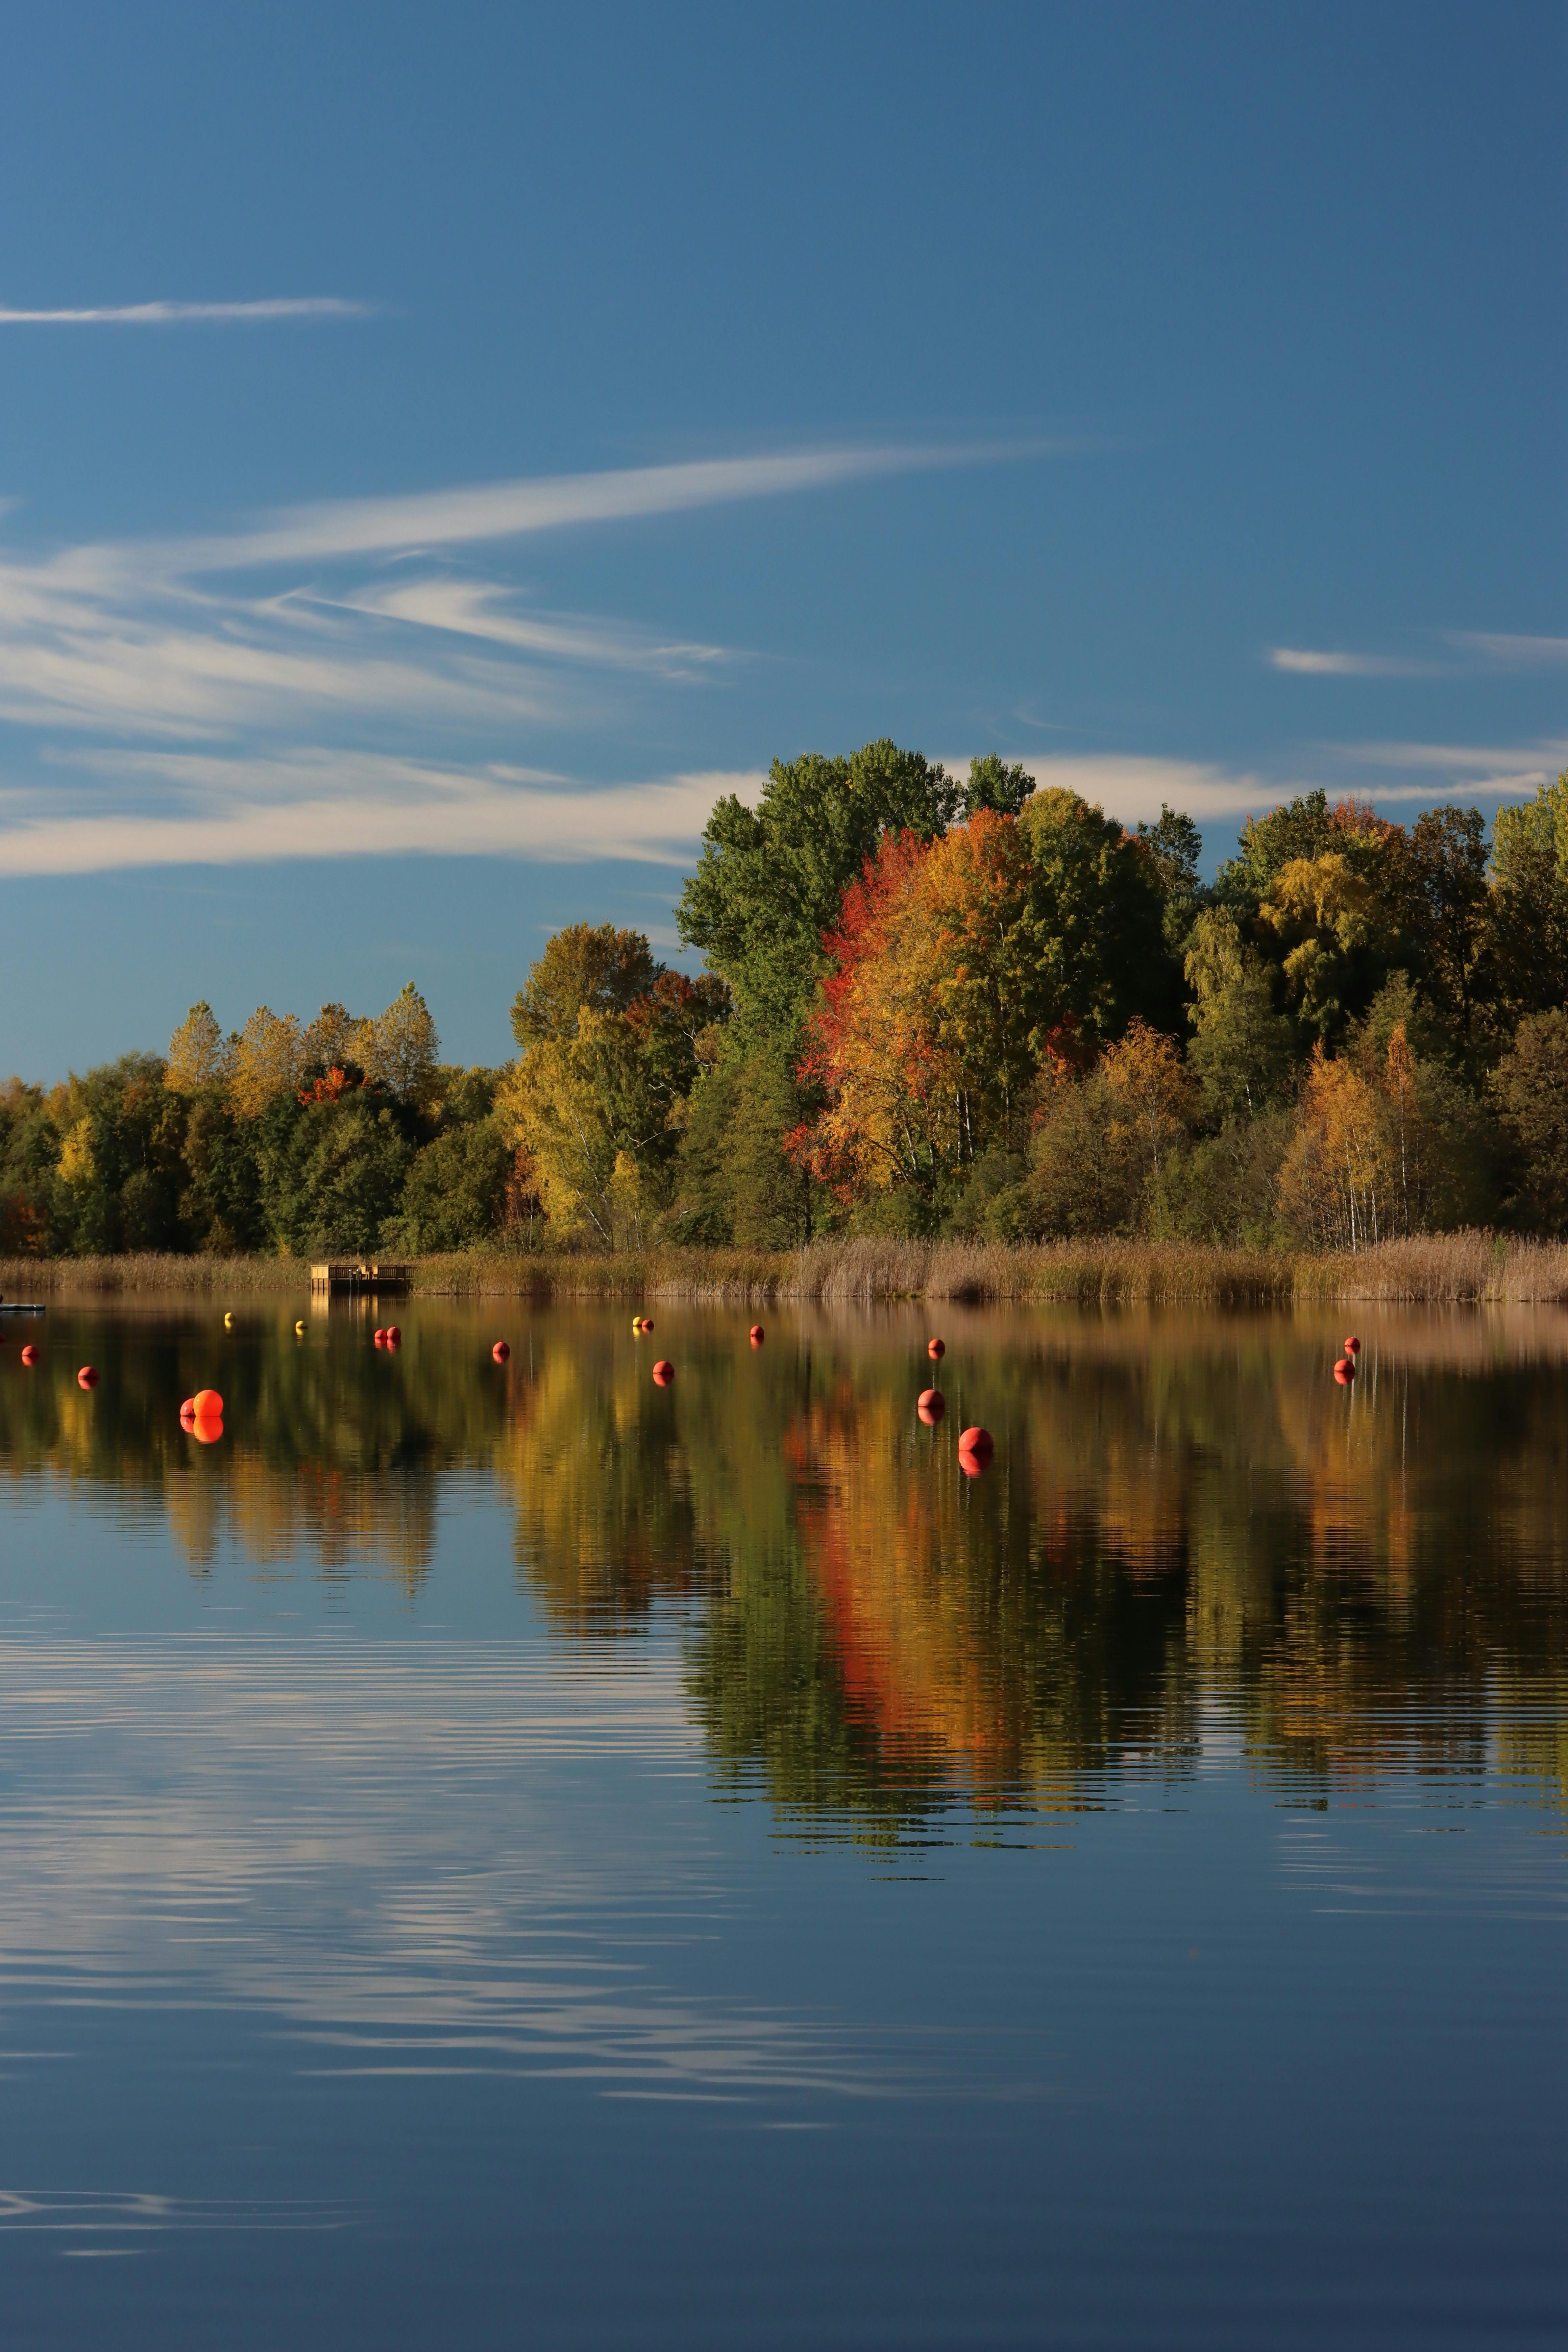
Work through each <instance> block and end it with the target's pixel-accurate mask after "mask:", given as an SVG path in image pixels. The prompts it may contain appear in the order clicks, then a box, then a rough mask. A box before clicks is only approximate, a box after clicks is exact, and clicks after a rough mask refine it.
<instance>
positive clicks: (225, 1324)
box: [223, 1315, 234, 1331]
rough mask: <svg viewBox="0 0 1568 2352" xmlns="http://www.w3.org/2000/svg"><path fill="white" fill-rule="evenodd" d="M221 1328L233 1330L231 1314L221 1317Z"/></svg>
mask: <svg viewBox="0 0 1568 2352" xmlns="http://www.w3.org/2000/svg"><path fill="white" fill-rule="evenodd" d="M223 1328H224V1329H225V1330H226V1331H232V1330H233V1328H234V1318H233V1316H232V1315H226V1316H225V1317H224V1318H223Z"/></svg>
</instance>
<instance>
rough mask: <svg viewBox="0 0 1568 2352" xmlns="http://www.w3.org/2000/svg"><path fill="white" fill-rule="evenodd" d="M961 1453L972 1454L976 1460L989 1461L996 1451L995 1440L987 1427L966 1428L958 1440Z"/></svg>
mask: <svg viewBox="0 0 1568 2352" xmlns="http://www.w3.org/2000/svg"><path fill="white" fill-rule="evenodd" d="M958 1450H959V1452H960V1453H961V1454H973V1456H974V1458H975V1460H976V1461H977V1462H989V1460H990V1459H991V1456H992V1454H994V1452H995V1451H996V1445H995V1440H994V1438H993V1437H992V1434H991V1432H990V1431H989V1430H988V1429H966V1430H965V1431H964V1433H963V1436H962V1437H961V1438H960V1439H959V1441H958Z"/></svg>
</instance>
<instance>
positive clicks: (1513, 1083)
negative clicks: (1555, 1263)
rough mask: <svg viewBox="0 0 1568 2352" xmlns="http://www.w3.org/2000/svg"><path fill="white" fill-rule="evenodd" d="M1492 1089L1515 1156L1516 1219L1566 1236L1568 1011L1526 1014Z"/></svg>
mask: <svg viewBox="0 0 1568 2352" xmlns="http://www.w3.org/2000/svg"><path fill="white" fill-rule="evenodd" d="M1491 1086H1492V1095H1493V1099H1494V1100H1495V1102H1496V1104H1497V1108H1498V1110H1499V1112H1500V1116H1501V1118H1502V1120H1503V1124H1504V1126H1505V1127H1506V1129H1508V1132H1509V1135H1510V1139H1511V1140H1512V1143H1513V1145H1514V1148H1515V1150H1516V1153H1517V1181H1516V1190H1515V1197H1514V1208H1515V1213H1516V1215H1517V1216H1518V1217H1519V1219H1520V1221H1521V1223H1526V1224H1530V1225H1532V1226H1534V1227H1535V1228H1536V1229H1537V1230H1538V1231H1539V1232H1542V1233H1547V1234H1568V1010H1565V1009H1564V1008H1563V1007H1562V1006H1557V1007H1554V1008H1553V1009H1552V1011H1551V1012H1550V1013H1527V1014H1526V1016H1525V1018H1524V1019H1523V1020H1522V1021H1521V1023H1520V1024H1519V1029H1518V1032H1517V1034H1515V1037H1514V1041H1513V1044H1512V1045H1511V1047H1510V1050H1509V1051H1508V1053H1506V1054H1505V1055H1503V1057H1502V1060H1501V1061H1500V1063H1499V1064H1498V1066H1497V1068H1496V1070H1495V1071H1494V1072H1493V1074H1492V1081H1491Z"/></svg>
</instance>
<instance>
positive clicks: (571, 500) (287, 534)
mask: <svg viewBox="0 0 1568 2352" xmlns="http://www.w3.org/2000/svg"><path fill="white" fill-rule="evenodd" d="M1074 446H1078V445H1076V444H1073V443H1069V442H1062V441H1029V442H981V443H973V442H970V443H950V442H932V443H905V444H902V445H890V446H882V447H874V446H854V447H844V448H824V449H802V450H791V451H786V452H784V453H782V454H779V453H774V454H772V455H769V454H766V453H763V454H762V455H760V456H755V457H705V458H698V459H695V460H693V461H692V462H690V463H689V464H685V465H678V466H635V467H622V468H620V469H618V470H616V472H614V473H602V474H557V475H540V476H533V477H530V478H524V479H522V480H519V481H507V482H479V483H475V484H472V485H470V486H468V487H467V488H453V489H446V490H420V491H416V492H414V493H413V494H412V495H409V496H405V497H400V498H387V499H339V500H335V501H328V502H323V503H321V504H319V505H315V506H309V507H296V508H292V509H285V510H284V511H283V512H281V513H279V514H278V515H276V516H274V517H271V518H269V519H268V520H264V521H262V522H260V523H258V524H257V525H255V526H254V527H253V528H252V529H250V530H245V531H240V532H237V533H234V534H232V535H226V536H220V537H214V538H210V539H200V540H187V541H183V542H181V543H180V544H178V545H177V546H172V547H169V548H167V549H165V550H163V551H162V554H163V560H164V561H165V562H169V563H170V564H171V565H172V567H173V568H174V569H175V570H177V571H179V572H184V573H187V574H189V573H195V572H217V571H229V570H248V569H252V568H257V567H262V566H267V565H272V564H279V563H299V562H330V561H334V560H338V559H341V558H343V557H349V556H356V555H359V556H363V555H387V554H393V553H408V552H410V551H414V550H417V549H421V548H431V547H462V546H472V545H475V544H477V543H479V541H485V540H501V539H518V538H521V537H523V536H525V535H527V534H529V533H531V532H535V531H542V530H564V529H567V528H569V527H574V526H575V527H581V526H582V525H584V524H587V523H613V522H632V521H637V520H642V519H644V518H646V517H649V516H654V515H668V514H681V513H686V512H689V511H691V510H692V509H697V508H700V507H713V506H728V505H732V504H734V503H735V502H736V501H737V500H741V499H769V498H784V497H789V496H794V495H798V494H799V493H801V492H803V491H807V490H817V489H830V488H837V487H838V486H839V485H841V484H844V483H848V482H856V481H872V480H876V479H878V478H886V477H889V476H891V475H897V474H920V473H935V472H940V471H942V470H944V469H948V468H952V467H969V466H993V465H1000V464H1003V463H1005V462H1006V461H1007V460H1009V459H1016V458H1020V457H1047V456H1059V455H1061V454H1062V453H1063V452H1065V451H1066V450H1068V449H1069V448H1071V447H1074ZM144 553H145V554H146V555H148V556H151V557H152V559H153V560H154V561H156V560H158V559H157V552H156V551H152V550H148V551H144Z"/></svg>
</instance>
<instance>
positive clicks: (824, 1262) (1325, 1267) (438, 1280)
mask: <svg viewBox="0 0 1568 2352" xmlns="http://www.w3.org/2000/svg"><path fill="white" fill-rule="evenodd" d="M413 1280H414V1288H415V1290H416V1292H420V1293H424V1294H426V1295H427V1296H438V1297H508V1298H536V1299H541V1300H547V1299H563V1300H566V1299H574V1298H577V1299H593V1298H601V1299H626V1300H637V1299H652V1298H690V1299H700V1300H710V1301H711V1302H713V1303H714V1304H727V1305H744V1304H748V1303H752V1302H755V1303H758V1304H762V1303H765V1302H766V1301H768V1300H770V1299H775V1298H801V1299H819V1300H823V1301H827V1302H835V1301H837V1302H842V1303H845V1304H850V1303H855V1302H870V1301H872V1300H876V1299H892V1298H931V1299H971V1300H976V1301H980V1300H988V1299H989V1300H1016V1301H1021V1302H1026V1301H1029V1300H1039V1301H1040V1302H1042V1303H1044V1302H1047V1301H1062V1302H1068V1303H1077V1304H1079V1305H1103V1306H1116V1305H1135V1304H1146V1305H1157V1304H1163V1303H1170V1304H1177V1303H1181V1304H1186V1305H1205V1304H1207V1305H1213V1306H1241V1305H1247V1304H1252V1305H1268V1304H1278V1305H1283V1304H1286V1303H1287V1302H1289V1301H1292V1300H1298V1299H1300V1300H1306V1299H1322V1300H1328V1299H1335V1298H1342V1299H1352V1298H1360V1299H1385V1300H1389V1301H1404V1302H1406V1303H1409V1304H1413V1305H1420V1304H1424V1303H1425V1304H1430V1305H1434V1306H1448V1305H1458V1304H1464V1303H1473V1302H1479V1301H1503V1300H1510V1301H1518V1302H1531V1301H1558V1302H1568V1244H1565V1243H1561V1242H1531V1241H1517V1240H1506V1239H1501V1238H1500V1237H1498V1236H1497V1235H1494V1234H1484V1233H1466V1234H1433V1235H1431V1236H1429V1237H1426V1238H1424V1239H1417V1240H1414V1241H1403V1242H1384V1243H1383V1244H1381V1245H1380V1246H1379V1247H1377V1248H1376V1249H1370V1250H1364V1251H1362V1252H1359V1253H1357V1254H1356V1255H1348V1254H1347V1255H1341V1256H1323V1257H1313V1256H1308V1255H1300V1254H1292V1253H1290V1252H1289V1251H1249V1250H1229V1249H1209V1248H1203V1247H1198V1246H1192V1245H1185V1244H1179V1243H1170V1244H1166V1243H1147V1242H1121V1241H1089V1242H1047V1243H1040V1244H1019V1245H1014V1244H1006V1243H999V1242H998V1243H968V1242H953V1241H947V1242H915V1241H879V1240H858V1241H827V1242H817V1243H814V1244H812V1246H811V1247H810V1248H809V1249H805V1250H801V1251H791V1252H781V1253H778V1254H774V1255H769V1254H767V1253H762V1252H754V1251H744V1250H706V1249H656V1250H646V1251H641V1252H628V1253H626V1255H622V1256H616V1257H589V1256H578V1255H572V1254H568V1253H562V1254H559V1255H543V1254H541V1255H537V1256H522V1255H517V1254H515V1253H502V1252H500V1251H496V1252H490V1251H483V1250H472V1251H463V1252H460V1253H457V1254H454V1255H449V1256H445V1257H427V1258H421V1259H417V1260H416V1261H415V1264H414V1273H413ZM309 1286H310V1272H309V1268H308V1267H307V1265H305V1264H304V1262H303V1261H302V1260H300V1259H297V1258H274V1257H237V1258H211V1257H165V1256H159V1255H151V1254H149V1255H139V1256H128V1257H105V1258H48V1259H39V1258H24V1259H10V1260H4V1261H0V1294H4V1296H5V1297H7V1298H12V1299H16V1298H26V1297H35V1298H41V1297H47V1296H48V1295H50V1294H51V1293H57V1292H75V1293H77V1294H81V1293H84V1292H95V1293H100V1294H104V1295H111V1294H114V1293H129V1292H141V1291H148V1292H150V1291H165V1292H167V1291H181V1290H184V1291H190V1292H192V1293H197V1294H201V1295H204V1296H206V1297H212V1296H215V1295H216V1294H219V1293H221V1294H222V1295H223V1296H224V1297H228V1298H237V1297H245V1296H247V1295H252V1296H253V1295H255V1294H257V1293H259V1292H271V1293H278V1294H282V1293H288V1294H290V1295H298V1294H299V1293H300V1292H302V1291H305V1290H307V1289H308V1288H309Z"/></svg>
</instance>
